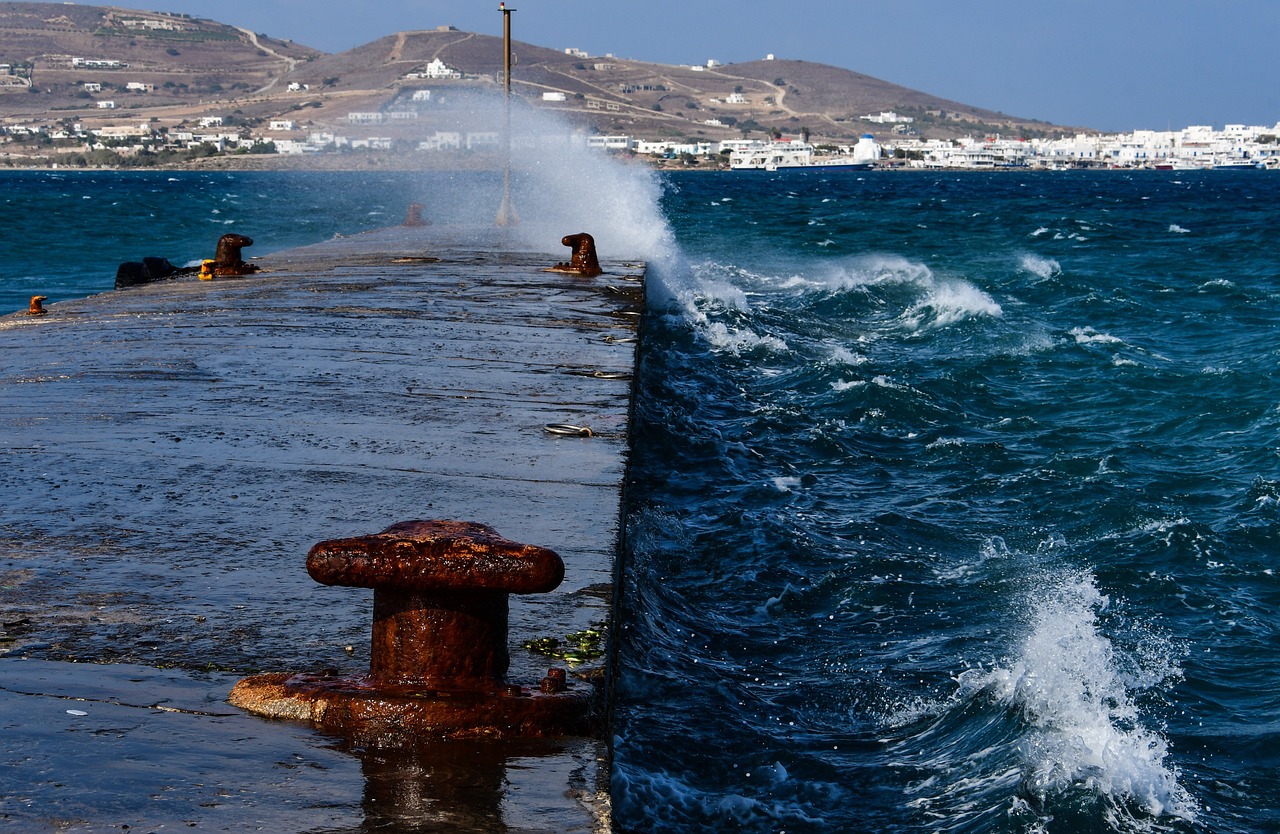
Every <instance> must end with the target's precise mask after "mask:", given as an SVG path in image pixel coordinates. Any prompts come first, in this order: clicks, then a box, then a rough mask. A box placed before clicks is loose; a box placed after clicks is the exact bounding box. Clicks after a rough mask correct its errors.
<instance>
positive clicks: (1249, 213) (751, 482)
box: [615, 172, 1280, 832]
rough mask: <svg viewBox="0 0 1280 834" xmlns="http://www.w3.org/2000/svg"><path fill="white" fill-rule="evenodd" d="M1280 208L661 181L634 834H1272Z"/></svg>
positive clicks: (1013, 187)
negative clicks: (668, 288)
mask: <svg viewBox="0 0 1280 834" xmlns="http://www.w3.org/2000/svg"><path fill="white" fill-rule="evenodd" d="M1277 186H1280V180H1276V179H1275V178H1274V177H1270V176H1266V175H1263V176H1257V175H1254V176H1247V175H1246V176H1240V175H1226V176H1224V175H1223V172H1219V173H1217V174H1212V173H1206V174H1198V175H1196V176H1194V177H1190V176H1181V177H1179V176H1176V175H1172V174H1160V173H1150V174H1145V173H1144V174H1139V173H1134V174H1125V173H1119V172H1107V173H1097V174H1079V173H1072V174H1043V173H1042V174H998V175H990V174H968V173H966V174H940V173H937V174H929V173H915V174H909V175H884V174H880V175H876V174H864V175H860V176H856V177H850V176H849V175H847V174H845V175H840V176H833V175H830V174H828V175H809V174H800V175H798V176H797V175H765V176H759V177H754V176H742V177H731V176H725V177H719V176H701V177H700V176H686V177H680V178H677V179H675V180H673V182H672V188H671V189H670V192H669V194H668V196H667V197H666V201H665V205H666V211H667V215H668V217H669V218H670V222H671V225H672V228H673V230H674V232H675V234H676V236H677V238H678V239H679V241H680V242H681V245H682V247H683V250H684V253H685V254H686V256H687V257H688V259H689V262H690V266H689V269H688V270H687V272H685V273H682V274H679V275H678V276H677V277H675V278H674V279H673V281H672V290H673V293H674V294H675V295H676V297H677V301H676V302H675V304H674V305H673V308H672V313H671V314H670V315H668V316H665V317H661V318H659V319H658V320H657V321H655V322H654V324H655V325H656V326H655V327H653V328H652V329H651V331H650V335H649V337H648V340H647V349H646V352H645V357H644V366H643V379H644V381H645V387H644V390H643V395H642V399H641V409H640V435H639V441H638V444H637V445H638V452H637V460H636V462H635V463H636V475H637V478H638V484H637V486H636V488H635V489H633V490H632V494H631V497H632V499H633V501H634V502H635V505H636V506H635V509H634V513H633V516H632V522H631V535H632V537H633V538H632V547H633V553H632V557H631V558H632V562H631V565H630V570H629V573H628V576H627V581H628V585H629V587H628V591H629V593H628V595H627V598H628V599H630V600H631V601H632V608H631V609H630V610H629V611H628V612H627V613H626V617H625V622H624V626H625V631H624V632H623V634H624V640H625V643H624V645H625V652H624V655H623V660H622V666H623V670H624V672H623V682H624V686H623V698H622V705H621V708H620V716H621V722H620V726H619V727H618V730H617V741H616V752H617V764H616V769H615V780H616V782H615V787H616V790H615V802H616V805H617V807H616V811H617V815H618V818H619V819H620V820H621V821H622V822H623V823H624V827H625V828H626V829H627V830H630V831H653V832H657V831H701V830H741V831H762V832H763V831H787V832H800V831H880V832H883V831H947V832H952V831H963V832H975V831H1029V832H1034V831H1051V832H1078V831H1159V830H1173V831H1224V832H1225V831H1275V830H1280V788H1278V787H1277V786H1278V785H1280V673H1278V671H1277V669H1278V666H1277V661H1278V660H1280V631H1278V630H1277V625H1276V621H1277V613H1278V612H1280V580H1278V579H1277V577H1276V575H1275V568H1276V567H1277V563H1278V562H1280V541H1278V539H1277V532H1280V528H1278V526H1277V522H1278V521H1280V504H1278V502H1277V499H1278V498H1280V461H1278V460H1277V445H1278V444H1277V430H1278V429H1280V388H1278V387H1277V385H1276V381H1277V380H1276V368H1277V356H1278V355H1280V353H1278V352H1280V341H1278V340H1277V324H1278V323H1280V262H1278V261H1277V252H1280V231H1278V230H1277V227H1276V224H1275V218H1276V217H1277V216H1280V196H1278V192H1277Z"/></svg>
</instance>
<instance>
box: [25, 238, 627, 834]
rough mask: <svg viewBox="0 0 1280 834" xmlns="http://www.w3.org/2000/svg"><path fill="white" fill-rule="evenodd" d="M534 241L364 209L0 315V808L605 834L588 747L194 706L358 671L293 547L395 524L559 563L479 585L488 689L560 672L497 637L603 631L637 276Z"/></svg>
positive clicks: (53, 818)
mask: <svg viewBox="0 0 1280 834" xmlns="http://www.w3.org/2000/svg"><path fill="white" fill-rule="evenodd" d="M461 241H465V244H463V243H461ZM558 244H559V241H558V240H557V241H548V242H547V245H546V251H544V252H527V251H518V250H516V249H514V247H512V246H511V245H510V243H509V242H508V241H507V240H506V239H505V238H504V237H503V234H502V232H501V230H479V231H477V230H466V231H465V233H464V232H463V231H461V230H458V229H454V228H450V227H448V226H429V227H416V228H415V227H410V228H396V229H388V230H385V231H380V232H374V233H369V234H365V235H360V236H356V237H353V238H347V239H341V240H335V241H330V242H327V243H325V244H321V245H319V246H315V247H309V248H306V249H300V250H294V251H292V252H288V253H282V254H279V255H275V256H271V257H263V258H256V259H255V261H256V262H257V263H259V264H260V265H261V266H262V268H263V270H264V271H263V272H262V273H261V274H259V275H255V276H252V277H246V278H227V279H219V280H215V281H204V282H201V281H197V280H194V279H191V280H182V281H177V282H167V283H162V284H156V285H148V286H145V287H139V288H135V289H130V290H125V291H120V292H116V293H109V294H106V295H103V296H98V297H95V298H91V299H82V300H77V301H70V302H62V303H59V304H56V305H49V306H48V307H47V309H48V311H49V312H48V314H46V315H44V316H39V317H29V316H27V315H26V314H25V312H24V313H21V314H15V315H12V316H5V317H0V436H2V437H3V443H0V503H2V504H3V507H4V510H3V513H0V628H3V633H0V652H4V653H5V657H3V658H0V725H2V726H4V728H5V730H4V742H3V752H4V764H5V767H4V768H3V769H0V774H3V775H0V795H2V796H4V800H3V802H4V805H3V808H2V810H0V822H3V823H7V824H9V825H16V826H18V827H17V828H15V829H14V830H28V829H29V830H74V831H96V830H106V829H108V828H110V829H112V830H121V828H120V827H121V826H122V825H126V824H127V825H129V826H131V827H132V828H133V829H134V830H137V829H139V828H141V829H143V830H150V829H155V828H159V827H162V826H163V827H165V828H169V829H172V828H182V827H186V826H188V825H194V826H195V827H198V828H200V829H205V830H251V829H253V828H255V827H260V828H262V829H263V830H272V831H356V830H463V831H466V830H475V831H494V830H513V831H524V830H529V831H532V830H547V831H588V830H598V829H599V828H600V827H602V826H604V825H606V824H607V823H604V822H601V816H602V815H604V814H607V795H605V790H606V788H605V786H604V780H605V778H606V776H607V764H606V763H605V761H604V758H605V753H606V751H605V746H604V744H603V742H601V741H598V740H591V739H567V740H560V741H546V742H521V743H518V744H505V745H486V744H485V743H481V742H467V743H461V742H456V743H452V745H449V744H446V745H443V746H441V745H440V744H439V743H426V742H424V743H422V744H420V745H417V748H416V749H414V750H408V751H400V752H396V751H394V750H367V749H362V748H353V747H351V746H350V745H347V744H345V743H344V742H342V741H340V740H338V739H334V738H329V737H325V736H323V735H321V734H319V733H316V732H314V731H312V730H311V729H310V728H308V727H306V726H303V725H298V724H293V723H289V722H271V721H266V720H263V719H259V718H254V717H250V716H247V715H244V714H241V713H240V712H239V711H237V710H235V709H234V708H232V707H229V706H227V705H226V704H225V703H224V702H223V701H224V699H225V697H226V692H227V690H229V688H230V686H231V684H233V683H234V682H235V680H236V679H237V678H239V677H242V676H244V675H247V674H252V673H256V672H270V671H305V672H313V671H314V672H320V671H323V670H334V671H336V672H337V673H339V674H354V673H359V672H360V671H363V670H366V669H367V668H368V665H369V623H370V610H371V605H372V602H371V596H372V594H371V592H370V591H368V590H365V589H356V588H335V587H327V586H322V585H319V584H317V583H316V582H315V581H313V580H312V579H311V578H310V577H309V576H307V574H306V570H305V565H304V563H305V557H306V553H307V550H308V549H309V548H310V547H311V546H312V545H313V544H315V543H316V542H318V541H321V540H324V539H331V538H341V537H347V536H354V535H363V534H366V533H369V532H373V531H377V530H381V529H383V528H385V527H386V526H388V525H390V524H393V523H395V522H398V521H405V520H411V519H427V518H441V519H461V520H468V521H476V522H480V523H483V524H487V525H489V526H491V527H493V528H494V529H495V530H497V532H498V533H500V534H501V535H503V536H506V537H508V538H511V539H514V540H517V541H520V542H525V543H529V544H535V545H539V546H543V547H548V548H551V549H553V550H555V551H556V552H557V553H559V554H560V556H561V557H562V558H563V559H564V562H565V568H566V570H565V581H564V583H563V584H562V585H561V586H560V587H559V588H558V589H557V590H556V591H554V592H552V593H548V594H533V595H529V596H527V597H526V596H520V597H513V598H512V600H511V622H510V642H511V645H510V646H509V648H510V655H511V669H510V672H509V675H508V677H509V678H510V679H514V680H517V681H519V682H520V683H522V684H526V685H528V684H533V685H535V686H536V684H537V681H538V680H539V679H540V678H541V677H542V676H543V675H545V674H546V669H547V667H548V666H549V665H563V663H561V662H559V661H554V660H549V659H548V658H546V657H544V656H542V655H539V654H535V653H534V652H532V651H528V650H525V649H523V648H521V644H522V642H523V641H525V640H528V639H535V638H543V637H561V638H563V637H564V636H565V635H567V634H570V633H573V632H579V631H583V630H585V629H594V628H600V627H602V626H603V624H605V623H606V622H607V620H608V616H609V599H610V593H611V582H612V572H613V559H614V555H615V550H616V546H617V541H618V535H619V513H620V491H621V487H622V482H623V479H624V475H625V464H626V452H627V444H628V415H629V407H630V395H631V390H630V377H631V373H632V371H633V369H634V361H635V343H634V339H635V337H636V328H637V321H638V316H637V313H638V312H639V310H640V308H641V305H642V302H641V299H642V297H643V290H642V279H643V268H642V265H639V264H627V263H623V262H619V261H610V260H609V259H608V257H607V253H605V254H606V257H605V259H604V260H603V261H602V265H603V267H604V269H605V274H604V275H601V276H598V277H594V278H584V277H579V276H570V275H560V274H556V273H548V272H545V271H544V270H545V268H546V267H547V266H550V265H552V264H553V263H554V262H555V260H556V258H557V257H559V256H561V254H560V253H558V252H557V251H556V249H557V246H558ZM549 424H569V425H574V426H584V427H588V428H590V429H591V436H589V437H588V436H571V435H566V434H556V433H552V432H548V431H546V430H545V427H546V426H547V425H549ZM21 658H28V659H26V660H23V659H21ZM600 665H601V664H600V663H599V662H597V663H596V664H594V666H593V664H591V663H588V664H582V665H578V666H573V667H570V676H571V677H576V678H579V679H580V678H582V677H589V676H590V675H591V674H598V672H599V667H600ZM86 693H88V694H86ZM72 698H86V699H90V700H87V701H83V702H81V701H75V702H73V701H70V700H68V699H72ZM162 698H172V699H173V702H174V703H180V704H182V707H181V709H182V710H183V711H170V710H166V709H160V708H156V707H155V704H158V703H160V699H162ZM81 703H89V704H91V706H90V707H83V708H82V707H79V706H77V704H81ZM68 709H79V710H80V711H84V712H86V713H88V714H87V715H85V716H74V715H69V714H67V713H66V710H68ZM295 757H300V758H295ZM113 763H116V764H115V765H113ZM121 763H123V764H121ZM116 765H119V766H116ZM77 785H78V786H79V787H78V788H77V787H76V786H77ZM211 786H216V788H214V787H211ZM220 791H221V792H224V793H219V792H220ZM23 797H26V798H25V799H24V798H23ZM157 797H159V798H157ZM387 809H390V810H387ZM259 818H260V819H261V820H262V821H261V822H260V823H255V822H254V820H257V819H259ZM432 826H434V827H432Z"/></svg>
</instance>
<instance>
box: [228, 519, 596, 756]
mask: <svg viewBox="0 0 1280 834" xmlns="http://www.w3.org/2000/svg"><path fill="white" fill-rule="evenodd" d="M307 572H308V573H310V574H311V576H312V578H314V579H315V580H316V581H317V582H320V583H322V584H325V585H344V586H349V587H359V588H373V595H374V596H373V635H372V641H371V652H370V661H369V674H368V675H367V676H362V677H358V678H342V677H336V676H331V675H308V674H297V675H288V674H279V673H277V674H267V675H258V676H255V677H251V678H245V679H244V680H242V681H240V682H239V683H237V684H236V686H235V688H234V689H233V690H232V692H231V696H230V698H229V699H228V700H230V701H231V703H232V704H235V705H236V706H239V707H242V708H244V709H247V710H249V711H250V712H255V713H258V714H261V715H267V716H271V717H278V718H308V719H310V720H312V721H313V722H315V723H316V724H318V725H320V726H321V727H323V728H325V729H328V730H332V731H336V732H340V733H342V734H344V735H349V736H353V737H360V738H371V737H373V738H385V737H388V736H395V735H397V734H400V733H408V734H411V735H415V736H420V735H438V736H447V737H455V738H456V737H475V736H491V737H514V736H552V735H570V734H580V733H583V732H585V731H586V726H587V705H588V703H589V700H590V693H589V692H587V691H585V690H584V691H571V690H570V689H569V688H568V685H567V678H566V676H565V674H564V670H551V671H550V672H549V673H548V676H547V678H544V679H543V681H541V682H540V684H538V686H537V687H536V688H535V687H530V688H525V687H521V686H518V685H512V684H508V683H507V682H506V680H505V677H504V676H505V674H506V671H507V667H508V660H509V659H508V654H507V612H508V606H507V597H508V595H509V594H531V593H544V592H547V591H551V590H553V589H555V588H556V586H558V585H559V584H560V582H561V580H562V579H563V578H564V563H563V561H562V560H561V559H560V557H559V555H557V554H556V553H555V552H554V551H551V550H548V549H546V548H544V547H537V546H535V545H528V544H519V543H517V542H513V541H510V540H508V539H505V538H503V537H502V536H499V535H498V534H497V533H496V532H495V531H494V530H493V529H492V528H490V527H486V526H485V525H482V524H476V523H473V522H465V521H406V522H401V523H399V524H395V525H392V526H391V527H389V528H387V529H386V530H384V531H383V532H381V533H378V534H376V535H370V536H360V537H356V538H348V539H334V540H331V541H325V542H321V543H320V544H317V545H316V546H315V547H313V548H312V549H311V552H310V553H309V554H307Z"/></svg>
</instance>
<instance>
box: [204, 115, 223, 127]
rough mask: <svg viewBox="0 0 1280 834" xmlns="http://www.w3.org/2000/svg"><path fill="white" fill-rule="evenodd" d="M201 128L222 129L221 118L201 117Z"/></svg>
mask: <svg viewBox="0 0 1280 834" xmlns="http://www.w3.org/2000/svg"><path fill="white" fill-rule="evenodd" d="M200 127H222V117H221V116H201V117H200Z"/></svg>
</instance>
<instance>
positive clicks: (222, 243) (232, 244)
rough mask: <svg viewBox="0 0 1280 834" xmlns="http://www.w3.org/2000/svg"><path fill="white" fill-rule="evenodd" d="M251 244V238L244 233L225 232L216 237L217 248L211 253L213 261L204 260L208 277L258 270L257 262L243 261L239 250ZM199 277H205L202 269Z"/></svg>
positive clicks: (250, 272)
mask: <svg viewBox="0 0 1280 834" xmlns="http://www.w3.org/2000/svg"><path fill="white" fill-rule="evenodd" d="M252 245H253V238H251V237H245V236H244V235H237V234H225V235H223V236H222V237H220V238H218V248H217V249H216V250H214V253H213V263H211V264H209V263H208V262H206V265H207V266H208V271H209V277H213V276H215V275H217V276H223V275H252V274H253V273H255V272H257V271H258V270H259V267H258V265H257V264H250V263H245V262H244V260H243V258H242V256H241V254H240V250H241V249H243V248H244V247H246V246H252ZM200 277H201V278H203V277H205V274H204V271H202V272H201V275H200Z"/></svg>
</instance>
